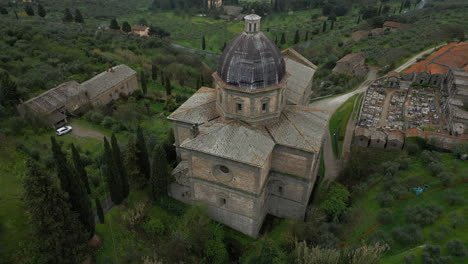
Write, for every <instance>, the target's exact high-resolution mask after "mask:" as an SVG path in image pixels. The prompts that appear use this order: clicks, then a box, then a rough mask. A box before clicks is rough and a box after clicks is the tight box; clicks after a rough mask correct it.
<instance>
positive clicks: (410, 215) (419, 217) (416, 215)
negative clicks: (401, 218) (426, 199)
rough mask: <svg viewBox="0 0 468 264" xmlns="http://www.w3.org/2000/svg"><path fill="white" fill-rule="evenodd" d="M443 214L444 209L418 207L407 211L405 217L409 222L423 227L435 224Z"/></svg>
mask: <svg viewBox="0 0 468 264" xmlns="http://www.w3.org/2000/svg"><path fill="white" fill-rule="evenodd" d="M441 213H442V208H440V207H439V206H436V205H417V206H414V207H409V208H406V210H405V216H406V218H407V219H408V221H409V222H411V223H415V224H420V225H421V226H428V225H431V224H433V223H434V222H435V221H436V220H437V218H438V217H439V215H440V214H441Z"/></svg>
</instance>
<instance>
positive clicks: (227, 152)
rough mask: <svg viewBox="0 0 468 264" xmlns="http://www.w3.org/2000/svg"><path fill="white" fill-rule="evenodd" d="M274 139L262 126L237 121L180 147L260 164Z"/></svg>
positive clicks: (269, 151) (271, 148) (264, 159)
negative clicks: (257, 126)
mask: <svg viewBox="0 0 468 264" xmlns="http://www.w3.org/2000/svg"><path fill="white" fill-rule="evenodd" d="M274 146H275V142H274V141H273V140H272V139H271V137H270V136H269V135H268V133H267V132H266V131H265V129H262V128H254V127H252V126H249V125H247V124H245V123H243V122H240V121H231V122H227V123H225V125H224V126H221V127H219V128H217V129H214V130H212V131H211V132H209V133H207V134H203V135H199V136H197V137H195V138H194V139H192V140H188V141H185V142H184V143H182V145H181V147H182V148H186V149H191V150H195V151H199V152H202V153H206V154H210V155H214V156H218V157H222V158H225V159H230V160H234V161H238V162H242V163H246V164H249V165H252V166H255V167H262V166H263V164H264V163H265V162H266V161H267V160H268V157H269V156H270V154H271V152H272V151H273V148H274Z"/></svg>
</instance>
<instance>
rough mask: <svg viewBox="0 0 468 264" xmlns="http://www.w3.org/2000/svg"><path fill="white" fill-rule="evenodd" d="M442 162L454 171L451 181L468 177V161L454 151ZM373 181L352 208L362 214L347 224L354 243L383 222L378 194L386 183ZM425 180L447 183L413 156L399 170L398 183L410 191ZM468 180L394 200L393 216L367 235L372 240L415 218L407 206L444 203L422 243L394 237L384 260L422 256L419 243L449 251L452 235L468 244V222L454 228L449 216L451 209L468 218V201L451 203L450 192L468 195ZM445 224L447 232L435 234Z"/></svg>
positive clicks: (436, 184)
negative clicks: (416, 243)
mask: <svg viewBox="0 0 468 264" xmlns="http://www.w3.org/2000/svg"><path fill="white" fill-rule="evenodd" d="M441 162H442V164H443V165H444V167H445V168H446V169H448V170H450V171H451V172H452V173H453V174H454V177H453V179H451V182H458V181H460V180H462V179H465V180H466V179H467V178H466V176H467V175H468V163H466V162H464V161H461V160H457V159H454V156H453V154H450V153H446V154H442V160H441ZM371 181H373V182H374V183H375V185H373V186H372V187H369V191H368V192H366V193H365V194H363V195H362V196H360V197H359V198H358V199H357V200H355V201H353V205H352V210H355V212H357V215H358V216H359V217H358V219H356V221H355V222H351V223H349V224H348V225H347V226H346V230H349V231H348V235H347V237H348V239H347V241H349V242H351V243H354V242H358V241H359V238H360V237H361V236H363V235H364V234H365V233H366V232H367V231H368V230H370V229H371V228H372V227H374V226H376V225H377V224H379V220H378V213H379V210H380V209H381V208H382V207H381V206H380V205H379V203H378V195H379V194H380V193H381V192H383V191H384V189H383V188H384V187H383V183H382V179H381V178H374V179H371ZM424 184H428V185H429V186H430V189H429V190H432V189H436V188H438V187H441V186H443V184H442V183H441V181H440V180H439V178H437V177H434V176H432V175H431V173H430V171H429V170H428V169H427V165H426V164H424V163H423V162H422V161H421V160H419V159H416V158H414V159H411V162H410V163H409V167H408V169H406V170H404V171H402V172H401V173H400V174H398V183H397V185H402V186H404V187H405V188H406V189H407V190H408V194H411V193H410V192H409V190H410V189H411V188H413V187H417V186H420V185H424ZM466 184H467V182H465V183H460V184H457V185H454V186H451V187H448V188H446V189H442V190H435V191H433V192H427V193H423V194H422V195H420V196H416V197H414V198H409V199H406V200H400V201H396V202H394V203H393V205H392V207H391V208H392V212H393V213H392V214H393V220H392V221H391V222H390V223H386V224H383V225H382V226H380V227H379V228H378V229H376V230H375V231H374V232H373V233H371V234H370V235H369V236H367V237H366V238H365V240H367V241H372V239H373V235H376V234H377V233H381V232H383V234H384V235H386V236H388V237H391V232H392V230H393V229H395V228H396V227H401V226H405V225H408V224H409V223H410V221H411V219H409V218H408V216H407V215H406V214H405V209H407V208H412V207H414V206H417V205H428V204H431V205H438V206H440V208H442V210H443V212H442V214H441V215H440V217H438V218H437V220H436V222H435V223H433V224H432V225H428V226H425V227H423V228H422V236H423V239H422V243H421V244H418V245H409V246H406V245H402V244H400V243H398V242H396V241H393V240H392V239H390V240H389V241H390V246H391V249H390V251H389V252H387V254H386V255H385V257H384V259H382V262H381V263H385V264H387V263H388V264H393V263H403V258H404V257H405V256H406V255H408V254H414V255H416V256H417V259H418V260H419V259H420V254H421V252H422V248H419V247H418V246H423V245H439V246H441V247H442V249H443V251H442V253H443V255H446V254H447V251H446V249H445V244H446V243H447V242H448V241H450V240H452V239H460V240H462V241H463V242H464V243H465V244H466V243H468V232H466V231H467V230H468V229H467V228H468V223H465V224H464V225H462V226H459V227H457V228H456V229H453V228H452V227H451V224H450V219H449V217H448V216H449V214H450V213H452V212H458V213H459V214H460V215H462V216H463V217H464V218H465V219H466V218H467V217H468V208H467V206H466V203H463V204H458V205H450V204H447V195H448V193H449V192H457V193H458V194H459V195H461V196H462V197H465V198H466V197H468V188H467V187H466ZM441 228H442V229H443V230H444V235H443V236H442V237H437V238H435V237H434V233H435V232H438V230H440V229H441ZM380 236H382V235H380ZM415 263H421V262H415ZM453 263H460V264H461V263H466V259H462V258H454V262H453Z"/></svg>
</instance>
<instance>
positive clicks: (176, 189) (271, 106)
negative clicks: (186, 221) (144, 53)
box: [168, 15, 329, 237]
mask: <svg viewBox="0 0 468 264" xmlns="http://www.w3.org/2000/svg"><path fill="white" fill-rule="evenodd" d="M260 19H261V18H260V17H259V16H257V15H248V16H246V17H245V21H246V22H245V29H244V32H242V33H241V34H239V35H238V36H237V37H236V38H235V39H234V40H233V41H232V42H231V43H230V45H228V47H227V48H226V49H225V50H224V53H223V55H222V56H221V58H220V61H219V65H218V69H217V71H216V72H215V73H213V80H214V86H215V87H214V88H208V87H202V88H201V89H199V90H198V91H197V92H196V93H195V94H194V95H193V96H192V97H190V98H189V99H188V100H187V101H186V102H185V103H184V104H183V105H182V106H181V107H180V108H178V109H177V110H176V111H175V112H174V113H172V114H171V115H170V116H169V117H168V119H169V120H171V121H172V122H173V125H174V134H175V145H176V149H177V154H178V156H179V158H180V160H181V161H180V163H179V164H178V166H177V168H176V169H175V170H174V173H173V174H174V176H175V177H176V183H173V184H171V186H170V189H169V195H170V196H172V197H174V198H175V199H178V200H181V201H183V202H185V203H204V204H206V205H207V206H208V213H209V215H210V217H212V218H213V219H215V220H217V221H219V222H221V223H224V224H225V225H227V226H230V227H232V228H234V229H236V230H239V231H240V232H243V233H245V234H247V235H250V236H253V237H256V236H257V235H258V232H259V230H260V228H261V226H262V223H263V220H264V218H265V216H266V214H272V215H275V216H278V217H284V218H296V219H302V218H303V217H304V215H305V212H306V209H307V205H308V202H309V198H310V195H311V192H312V189H313V187H314V185H315V183H316V177H317V171H318V167H319V157H320V149H321V145H322V141H323V140H324V134H325V133H326V131H327V128H326V127H327V123H328V116H329V114H328V113H327V112H325V111H320V110H315V109H309V108H307V107H306V106H303V104H305V103H306V102H308V101H309V98H305V99H301V98H298V97H297V95H296V94H291V93H298V94H302V95H303V96H305V97H307V96H308V97H310V94H311V93H310V91H306V90H307V89H309V90H310V89H311V85H310V83H311V78H312V75H313V72H314V71H315V69H316V67H314V65H313V64H312V63H310V62H308V61H307V60H306V59H304V58H303V57H302V56H300V55H298V54H297V53H296V52H295V51H293V50H287V51H284V52H283V54H282V53H281V52H280V51H279V50H278V48H277V47H276V46H275V44H274V43H273V42H272V41H271V40H270V39H269V38H268V37H266V36H265V35H264V34H263V33H262V32H261V31H260ZM304 67H306V68H307V67H309V68H310V69H304ZM301 74H304V75H306V76H302V75H301ZM311 74H312V75H311ZM296 78H297V79H296ZM291 84H297V86H299V87H300V88H297V89H296V87H292V86H291ZM288 85H289V86H288Z"/></svg>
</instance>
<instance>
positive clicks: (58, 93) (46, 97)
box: [23, 81, 83, 113]
mask: <svg viewBox="0 0 468 264" xmlns="http://www.w3.org/2000/svg"><path fill="white" fill-rule="evenodd" d="M82 90H83V87H82V86H81V85H80V84H79V83H78V82H76V81H69V82H65V83H62V84H60V85H59V86H57V87H55V88H52V89H50V90H48V91H46V92H44V93H42V94H40V95H38V96H36V97H34V98H31V99H29V100H28V101H26V102H24V103H23V105H25V106H27V107H28V108H29V109H31V110H32V111H35V112H37V113H50V112H53V111H54V110H56V109H58V108H60V107H63V106H64V105H65V104H66V102H67V100H68V99H69V98H70V97H72V96H75V95H78V94H79V93H80V92H81V91H82Z"/></svg>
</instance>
